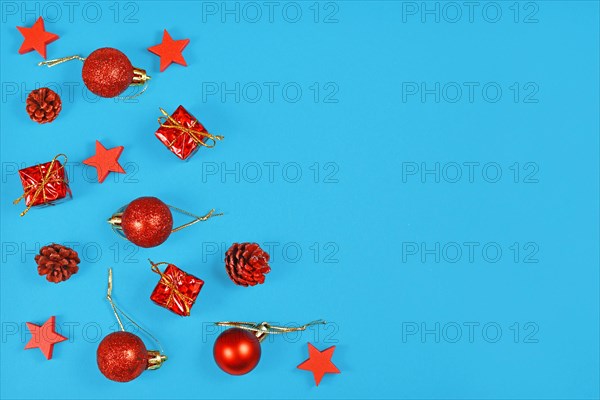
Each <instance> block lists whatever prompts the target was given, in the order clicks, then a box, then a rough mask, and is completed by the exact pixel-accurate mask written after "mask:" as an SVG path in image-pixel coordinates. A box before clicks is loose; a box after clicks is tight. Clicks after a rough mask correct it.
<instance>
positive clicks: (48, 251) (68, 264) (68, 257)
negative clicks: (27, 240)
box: [35, 243, 79, 283]
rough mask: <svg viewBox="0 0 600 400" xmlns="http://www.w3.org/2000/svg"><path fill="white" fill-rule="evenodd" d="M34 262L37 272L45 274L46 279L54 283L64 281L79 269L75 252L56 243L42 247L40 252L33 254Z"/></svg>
mask: <svg viewBox="0 0 600 400" xmlns="http://www.w3.org/2000/svg"><path fill="white" fill-rule="evenodd" d="M35 262H36V263H37V264H38V273H39V274H40V275H46V279H47V280H48V281H50V282H54V283H58V282H62V281H66V280H67V279H69V278H70V277H71V275H73V274H76V273H77V271H79V266H78V265H77V264H78V263H79V256H78V255H77V252H76V251H75V250H72V249H70V248H68V247H66V246H63V245H60V244H56V243H52V244H51V245H48V246H44V247H42V248H41V249H40V254H38V255H36V256H35Z"/></svg>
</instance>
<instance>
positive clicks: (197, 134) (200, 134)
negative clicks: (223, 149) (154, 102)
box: [158, 107, 224, 149]
mask: <svg viewBox="0 0 600 400" xmlns="http://www.w3.org/2000/svg"><path fill="white" fill-rule="evenodd" d="M159 110H160V112H161V113H162V114H163V116H162V117H158V123H159V124H160V126H161V127H163V128H169V129H177V130H178V131H180V133H179V135H177V137H176V138H175V139H173V140H172V141H171V143H169V147H172V146H173V143H175V141H177V139H179V137H180V136H181V135H183V134H184V133H187V134H188V135H190V137H191V138H192V140H193V141H194V143H196V144H199V145H201V146H204V147H207V148H209V149H211V148H213V147H215V145H216V144H217V140H223V139H224V136H221V135H213V134H211V133H208V132H206V131H201V130H199V129H194V128H187V127H185V126H183V125H181V124H180V123H179V122H178V121H176V120H175V119H174V118H172V117H171V116H170V115H169V113H167V112H166V111H165V110H163V109H162V108H161V107H159ZM167 122H169V123H170V125H167ZM196 122H198V121H197V120H196ZM204 138H208V140H212V145H209V144H206V143H204Z"/></svg>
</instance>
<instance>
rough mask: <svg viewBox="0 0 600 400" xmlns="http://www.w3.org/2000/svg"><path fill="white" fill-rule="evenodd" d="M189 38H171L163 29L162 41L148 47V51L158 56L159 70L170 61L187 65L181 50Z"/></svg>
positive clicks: (162, 69)
mask: <svg viewBox="0 0 600 400" xmlns="http://www.w3.org/2000/svg"><path fill="white" fill-rule="evenodd" d="M189 42H190V39H182V40H173V39H172V38H171V35H169V32H167V30H166V29H165V31H164V33H163V38H162V43H161V44H157V45H156V46H152V47H149V48H148V51H150V52H151V53H154V54H156V55H157V56H159V57H160V72H162V71H164V70H165V69H167V67H168V66H169V65H171V63H177V64H181V65H184V66H187V64H186V62H185V59H184V58H183V55H182V54H181V52H182V51H183V49H184V48H185V46H187V45H188V43H189Z"/></svg>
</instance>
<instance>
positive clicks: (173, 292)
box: [148, 259, 194, 316]
mask: <svg viewBox="0 0 600 400" xmlns="http://www.w3.org/2000/svg"><path fill="white" fill-rule="evenodd" d="M148 261H150V264H151V265H152V272H155V273H157V274H159V275H160V281H159V283H162V284H163V285H165V286H167V287H168V288H169V289H170V291H169V298H168V299H167V307H169V306H170V305H171V303H172V301H173V297H175V296H177V297H178V298H179V300H181V302H182V303H183V306H184V308H185V314H186V316H187V315H190V307H189V305H188V302H190V303H193V302H194V299H192V298H191V297H189V296H186V295H185V294H183V293H181V291H180V290H179V289H178V288H177V286H176V285H175V282H173V277H171V276H169V275H165V274H163V273H162V271H161V270H160V268H158V266H159V265H162V264H167V265H168V263H166V262H162V261H161V262H159V263H156V264H155V263H153V262H152V260H150V259H148Z"/></svg>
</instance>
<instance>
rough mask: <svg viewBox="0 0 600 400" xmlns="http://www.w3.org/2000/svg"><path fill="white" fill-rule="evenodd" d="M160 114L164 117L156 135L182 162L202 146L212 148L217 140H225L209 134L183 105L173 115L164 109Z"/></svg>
mask: <svg viewBox="0 0 600 400" xmlns="http://www.w3.org/2000/svg"><path fill="white" fill-rule="evenodd" d="M160 112H161V113H162V114H163V116H161V117H159V118H158V123H159V124H160V128H158V130H157V131H156V133H155V135H156V137H157V138H158V140H160V141H161V142H162V143H163V144H164V145H165V146H167V148H168V149H169V150H171V152H172V153H173V154H175V155H176V156H177V157H179V158H181V159H182V160H185V159H187V158H188V157H190V156H191V155H192V154H194V153H195V152H196V151H198V148H199V147H200V146H204V147H209V148H212V147H214V146H215V144H216V141H217V140H221V139H223V136H219V135H213V134H210V133H208V132H207V130H206V128H204V125H202V124H201V123H200V122H198V120H197V119H196V118H195V117H194V116H193V115H192V114H190V113H189V112H188V111H187V110H186V109H185V108H184V107H183V106H181V105H180V106H179V107H177V109H176V110H175V112H174V113H173V114H171V115H169V114H168V113H167V112H166V111H165V110H163V109H162V108H160Z"/></svg>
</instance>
